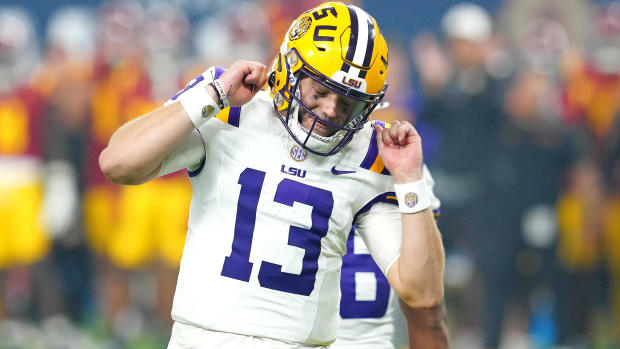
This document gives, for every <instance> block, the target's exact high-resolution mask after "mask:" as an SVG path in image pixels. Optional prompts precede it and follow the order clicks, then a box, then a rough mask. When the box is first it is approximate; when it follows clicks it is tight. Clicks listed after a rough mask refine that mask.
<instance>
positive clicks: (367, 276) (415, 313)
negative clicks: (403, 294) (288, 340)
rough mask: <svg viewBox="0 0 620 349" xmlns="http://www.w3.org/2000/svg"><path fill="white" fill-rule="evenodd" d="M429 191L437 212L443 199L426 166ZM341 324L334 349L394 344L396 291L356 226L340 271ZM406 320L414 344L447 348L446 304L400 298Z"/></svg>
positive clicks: (384, 347) (382, 348) (380, 348)
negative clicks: (415, 304) (426, 305)
mask: <svg viewBox="0 0 620 349" xmlns="http://www.w3.org/2000/svg"><path fill="white" fill-rule="evenodd" d="M424 171H425V180H426V181H427V185H428V188H429V192H430V193H431V195H432V196H431V208H432V209H433V212H434V213H435V216H437V215H438V214H439V206H440V202H439V199H437V198H436V197H435V196H434V194H433V193H432V188H433V186H434V181H433V180H432V177H431V176H430V173H428V169H427V168H426V166H424ZM340 291H341V294H342V295H341V299H340V317H341V318H342V320H341V321H340V328H339V330H338V339H337V340H336V341H335V342H334V344H332V345H331V346H330V348H331V349H348V348H374V349H394V334H395V326H394V308H395V305H396V302H395V299H394V297H395V293H394V290H392V289H391V288H390V285H389V283H388V280H387V279H386V277H385V276H384V275H383V273H382V272H381V270H380V269H379V267H378V266H377V264H376V263H375V262H374V260H373V259H372V257H371V255H370V252H369V251H368V247H367V246H366V245H365V244H364V240H363V238H362V236H361V235H360V234H359V233H356V232H355V228H353V229H352V230H351V232H350V233H349V238H348V239H347V254H345V255H344V257H343V259H342V272H341V276H340ZM400 308H401V310H402V312H403V315H404V316H405V319H406V321H407V329H408V332H409V346H410V348H412V349H418V348H424V349H446V348H448V345H449V342H448V329H447V324H446V317H445V310H444V307H443V304H440V305H437V306H434V307H430V308H412V307H410V306H408V305H407V304H406V303H404V302H402V301H401V302H400Z"/></svg>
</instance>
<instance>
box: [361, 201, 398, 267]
mask: <svg viewBox="0 0 620 349" xmlns="http://www.w3.org/2000/svg"><path fill="white" fill-rule="evenodd" d="M401 219H402V215H401V213H400V211H399V210H398V206H396V205H394V204H389V203H385V202H379V203H376V204H374V205H373V206H372V207H371V208H370V210H368V211H367V212H365V213H363V214H361V215H359V216H358V217H357V221H356V224H355V229H356V230H357V231H358V232H359V233H360V235H361V236H362V238H363V239H364V243H365V244H366V246H368V250H369V251H370V255H371V256H372V258H373V259H374V260H375V263H377V265H378V266H379V269H381V271H382V272H383V274H385V276H387V272H388V270H389V267H390V266H391V265H392V264H393V263H394V261H395V260H396V258H397V257H398V256H400V248H401V245H402V231H403V225H402V223H401Z"/></svg>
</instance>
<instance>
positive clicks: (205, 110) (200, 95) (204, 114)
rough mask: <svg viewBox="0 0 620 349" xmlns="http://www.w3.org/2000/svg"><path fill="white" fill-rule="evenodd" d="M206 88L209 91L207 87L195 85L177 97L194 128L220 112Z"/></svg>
mask: <svg viewBox="0 0 620 349" xmlns="http://www.w3.org/2000/svg"><path fill="white" fill-rule="evenodd" d="M207 88H209V89H210V88H211V87H209V85H197V86H194V87H192V88H190V89H189V90H187V91H185V92H183V93H182V94H181V95H180V96H179V102H180V103H181V106H183V109H184V110H185V112H186V113H187V116H189V119H190V120H192V124H194V127H196V128H199V127H200V126H202V124H204V123H205V122H206V121H207V120H208V119H209V118H211V117H213V116H216V115H217V114H218V113H219V112H220V108H219V106H218V105H217V102H215V100H213V97H211V95H210V94H209V93H208V92H207V90H206V89H207Z"/></svg>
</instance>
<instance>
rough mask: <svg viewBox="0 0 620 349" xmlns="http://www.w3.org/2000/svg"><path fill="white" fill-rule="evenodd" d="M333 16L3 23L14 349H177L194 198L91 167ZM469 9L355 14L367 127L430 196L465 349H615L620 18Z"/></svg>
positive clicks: (184, 13)
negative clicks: (112, 148) (365, 47)
mask: <svg viewBox="0 0 620 349" xmlns="http://www.w3.org/2000/svg"><path fill="white" fill-rule="evenodd" d="M321 2H322V1H315V0H303V1H286V0H254V1H241V0H229V1H224V0H200V1H198V0H176V1H150V0H144V1H141V2H138V1H135V0H118V1H109V0H106V1H101V0H82V1H62V2H48V1H44V0H33V1H28V2H27V3H26V2H23V1H11V0H3V1H2V4H0V348H163V347H165V343H167V340H168V337H169V333H170V328H171V319H170V308H171V303H172V295H173V292H174V288H175V283H176V275H177V271H178V266H179V260H180V256H181V253H182V248H183V244H184V239H185V229H186V223H187V216H186V215H187V212H188V207H189V201H190V197H191V189H190V185H189V181H188V180H187V176H186V173H177V174H173V175H170V176H167V177H164V178H161V179H158V180H156V181H153V182H151V183H149V184H146V185H142V186H138V187H121V186H117V185H113V184H111V183H110V182H108V181H106V180H105V178H104V176H103V175H102V174H101V172H100V171H99V167H98V156H99V153H100V151H101V150H102V149H103V147H104V146H105V145H106V143H107V140H108V139H109V137H110V136H111V134H112V132H113V131H114V130H115V129H116V128H118V127H119V126H120V125H121V124H123V123H124V122H126V121H128V120H130V119H131V118H133V117H136V116H138V115H140V114H143V113H145V112H147V111H149V110H152V109H153V108H155V107H157V106H158V105H161V104H162V103H163V102H164V101H166V100H167V99H168V98H169V97H170V96H172V95H173V94H174V93H175V92H176V91H177V90H179V89H180V88H182V87H183V86H184V85H185V84H186V83H187V82H188V81H189V80H190V79H192V78H193V77H195V76H197V75H198V74H200V73H201V72H202V71H203V70H204V69H206V68H207V67H209V66H211V65H220V66H224V67H226V66H228V65H229V64H230V63H231V62H232V61H234V60H235V59H239V58H242V59H252V60H258V61H261V62H263V63H265V64H269V63H270V62H271V59H272V57H273V56H274V53H275V52H276V49H277V47H278V46H279V44H280V42H281V40H282V38H283V35H284V32H285V31H286V30H287V29H288V26H289V25H290V22H291V20H293V19H294V18H296V17H297V16H298V15H299V14H300V13H301V12H303V11H304V10H306V9H309V8H311V7H314V6H316V5H317V4H319V3H321ZM474 2H475V4H473V3H461V2H458V1H456V0H454V1H453V0H450V1H440V2H425V1H406V0H402V1H389V2H385V1H381V2H379V1H372V0H366V1H364V2H363V3H362V2H360V1H355V3H357V4H360V5H361V6H362V7H363V8H365V9H366V10H368V12H370V13H371V14H372V15H373V16H375V18H376V19H377V21H378V23H379V25H380V27H381V28H382V30H383V31H384V33H385V34H384V35H385V36H386V38H387V40H388V44H389V45H390V72H389V76H388V82H389V84H390V88H389V89H388V96H387V100H388V101H389V102H390V103H391V106H390V108H387V109H383V110H380V111H377V112H376V113H374V114H373V117H374V118H379V119H383V120H387V121H390V120H393V119H407V120H411V121H412V122H413V123H414V125H415V126H416V128H417V129H418V130H419V132H420V133H421V135H422V139H423V147H424V152H425V162H426V163H427V164H429V166H430V168H431V171H432V173H433V176H434V177H435V180H436V182H437V185H436V188H435V190H436V194H437V196H438V197H439V198H440V199H441V200H442V215H441V217H440V219H439V227H440V229H441V231H442V234H443V237H444V243H445V246H446V252H447V263H446V287H447V289H446V304H447V309H448V318H449V327H450V332H451V337H452V344H453V347H454V348H510V349H512V348H515V349H520V348H523V349H527V348H609V349H611V348H620V1H617V0H615V1H609V0H601V1H589V0H544V1H540V0H478V1H474ZM399 331H402V330H399ZM400 335H401V336H402V333H401V334H400ZM405 336H406V334H405ZM397 337H398V336H397Z"/></svg>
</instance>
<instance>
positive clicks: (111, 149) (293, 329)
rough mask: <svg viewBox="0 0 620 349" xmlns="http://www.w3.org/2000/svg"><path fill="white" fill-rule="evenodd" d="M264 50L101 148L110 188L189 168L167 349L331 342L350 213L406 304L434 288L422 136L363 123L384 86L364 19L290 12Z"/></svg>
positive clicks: (335, 9)
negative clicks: (268, 58)
mask: <svg viewBox="0 0 620 349" xmlns="http://www.w3.org/2000/svg"><path fill="white" fill-rule="evenodd" d="M274 61H275V63H274V64H273V66H272V67H271V69H269V70H268V69H267V67H266V66H264V65H263V64H261V63H258V62H250V61H236V62H235V63H233V64H232V65H231V66H229V67H228V68H227V69H223V68H220V67H212V68H210V69H208V70H207V71H205V72H204V73H203V74H201V75H200V76H198V77H197V78H195V79H194V80H192V81H191V82H190V83H189V84H188V85H187V86H186V87H185V88H184V89H183V90H181V91H179V92H178V93H177V94H176V95H174V96H173V97H172V98H171V99H170V101H169V102H168V103H166V104H165V105H164V106H162V107H160V108H158V109H156V110H154V111H152V112H150V113H148V114H146V115H143V116H141V117H139V118H137V119H134V120H133V121H130V122H128V123H126V124H125V125H123V126H121V127H120V128H119V129H118V130H117V131H116V132H115V133H114V135H112V137H111V138H110V141H109V143H108V146H107V147H106V149H104V151H103V152H102V153H101V155H100V157H99V163H100V167H101V169H102V171H103V172H104V174H105V175H106V176H107V177H108V178H109V179H110V180H112V181H113V182H116V183H121V184H140V183H144V182H146V181H149V180H151V179H154V178H157V177H159V176H162V175H165V174H167V173H171V172H174V171H177V170H180V169H187V170H188V174H189V177H190V181H191V184H192V190H193V197H192V202H191V207H190V212H189V221H188V231H187V238H186V242H185V247H184V251H183V257H182V260H181V267H180V271H179V277H178V282H177V288H176V292H175V298H174V304H173V308H172V318H173V320H174V325H173V329H172V336H171V339H170V342H169V345H168V347H169V348H316V347H326V346H328V345H330V344H331V343H332V342H333V341H334V340H335V339H336V336H337V330H338V323H339V304H340V291H339V284H340V270H341V266H342V257H343V255H344V254H345V253H346V248H347V247H346V242H347V238H348V235H349V232H350V230H351V227H352V225H353V224H355V225H356V229H357V231H358V232H359V234H360V235H361V236H362V238H363V240H364V241H365V243H366V245H367V246H368V249H369V251H370V254H371V255H372V257H373V259H374V260H375V261H376V263H377V265H378V266H379V268H380V270H381V271H382V272H383V273H384V274H385V275H386V277H387V279H388V281H389V283H390V285H391V287H392V288H393V289H394V290H395V291H396V293H397V294H398V295H399V297H400V298H401V299H403V300H404V301H405V302H406V303H407V304H408V305H409V306H411V307H419V308H424V307H432V306H435V305H437V304H439V303H440V302H441V300H442V298H443V270H444V251H443V246H442V242H441V237H440V233H439V231H438V229H437V225H436V223H435V219H434V217H433V214H432V212H431V209H430V208H429V206H430V205H431V196H432V193H431V192H430V191H431V189H430V188H429V187H428V185H427V182H426V180H425V178H424V173H423V165H422V146H421V139H420V137H419V135H418V134H417V132H416V130H415V129H414V128H413V126H412V125H411V124H409V123H408V122H394V123H392V125H391V127H386V125H385V124H383V123H380V122H370V123H369V122H367V121H368V118H369V116H370V113H371V112H372V111H373V109H374V108H375V107H376V106H377V104H379V103H380V102H381V101H382V99H383V96H384V95H385V91H386V88H387V85H386V83H385V79H386V76H387V73H388V48H387V43H386V41H385V38H384V37H383V35H382V33H381V31H380V30H379V27H378V25H377V23H376V21H375V19H374V18H372V17H371V16H370V15H369V14H368V13H367V12H365V11H364V10H362V9H360V8H358V7H355V6H352V5H348V4H344V3H339V2H328V3H324V4H322V5H320V6H318V7H316V8H314V9H311V10H309V11H306V12H305V13H303V14H302V15H301V16H300V17H299V18H297V19H296V20H295V21H294V22H293V23H292V25H291V27H290V28H289V30H288V32H287V34H286V38H285V40H284V42H283V44H282V46H281V48H280V51H279V52H278V53H277V56H276V59H275V60H274ZM267 82H268V83H269V87H270V90H269V91H264V90H262V87H263V86H264V85H265V84H266V83H267Z"/></svg>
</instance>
